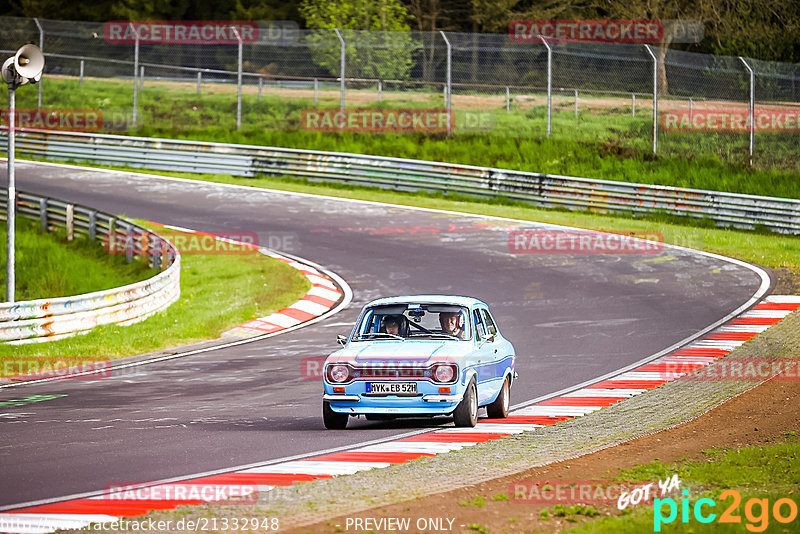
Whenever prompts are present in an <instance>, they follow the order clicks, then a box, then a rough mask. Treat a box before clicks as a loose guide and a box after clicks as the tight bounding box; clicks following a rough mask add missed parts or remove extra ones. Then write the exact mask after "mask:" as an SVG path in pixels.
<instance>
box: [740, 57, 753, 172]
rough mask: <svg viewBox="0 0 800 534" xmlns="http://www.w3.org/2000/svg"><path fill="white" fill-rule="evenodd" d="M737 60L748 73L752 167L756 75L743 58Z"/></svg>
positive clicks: (751, 156) (751, 159)
mask: <svg viewBox="0 0 800 534" xmlns="http://www.w3.org/2000/svg"><path fill="white" fill-rule="evenodd" d="M739 60H740V61H741V62H742V63H743V64H744V68H746V69H747V70H748V72H750V105H749V106H748V108H749V109H748V114H749V115H750V165H752V164H753V148H754V146H755V140H756V139H755V137H756V117H755V115H756V73H755V72H754V71H753V69H752V68H750V65H749V64H748V63H747V60H746V59H745V58H743V57H742V56H739Z"/></svg>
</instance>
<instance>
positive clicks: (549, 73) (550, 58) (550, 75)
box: [539, 35, 553, 137]
mask: <svg viewBox="0 0 800 534" xmlns="http://www.w3.org/2000/svg"><path fill="white" fill-rule="evenodd" d="M539 38H540V39H541V40H542V42H543V43H544V46H545V47H546V48H547V137H550V131H551V129H552V113H553V49H552V48H550V44H549V43H548V42H547V39H545V38H544V36H543V35H539Z"/></svg>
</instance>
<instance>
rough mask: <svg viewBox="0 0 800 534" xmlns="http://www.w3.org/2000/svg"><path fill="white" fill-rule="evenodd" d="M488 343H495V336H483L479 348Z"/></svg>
mask: <svg viewBox="0 0 800 534" xmlns="http://www.w3.org/2000/svg"><path fill="white" fill-rule="evenodd" d="M487 341H488V342H490V343H491V342H493V341H494V334H484V335H482V336H481V342H480V343H479V345H478V346H481V347H482V346H483V344H484V343H486V342H487Z"/></svg>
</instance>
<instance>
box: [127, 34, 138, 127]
mask: <svg viewBox="0 0 800 534" xmlns="http://www.w3.org/2000/svg"><path fill="white" fill-rule="evenodd" d="M128 26H130V28H131V29H132V30H133V35H134V36H135V37H134V38H135V41H134V43H135V44H134V48H133V120H132V122H133V125H134V126H136V108H137V107H138V105H139V93H138V91H137V80H136V75H137V74H138V73H139V32H137V31H136V28H135V27H134V26H133V23H131V22H129V23H128Z"/></svg>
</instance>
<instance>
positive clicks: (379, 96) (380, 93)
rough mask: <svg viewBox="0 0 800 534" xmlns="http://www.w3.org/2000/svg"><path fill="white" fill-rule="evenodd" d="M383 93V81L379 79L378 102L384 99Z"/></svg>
mask: <svg viewBox="0 0 800 534" xmlns="http://www.w3.org/2000/svg"><path fill="white" fill-rule="evenodd" d="M382 93H383V87H382V85H381V81H380V80H378V102H381V101H382V100H383V94H382Z"/></svg>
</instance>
